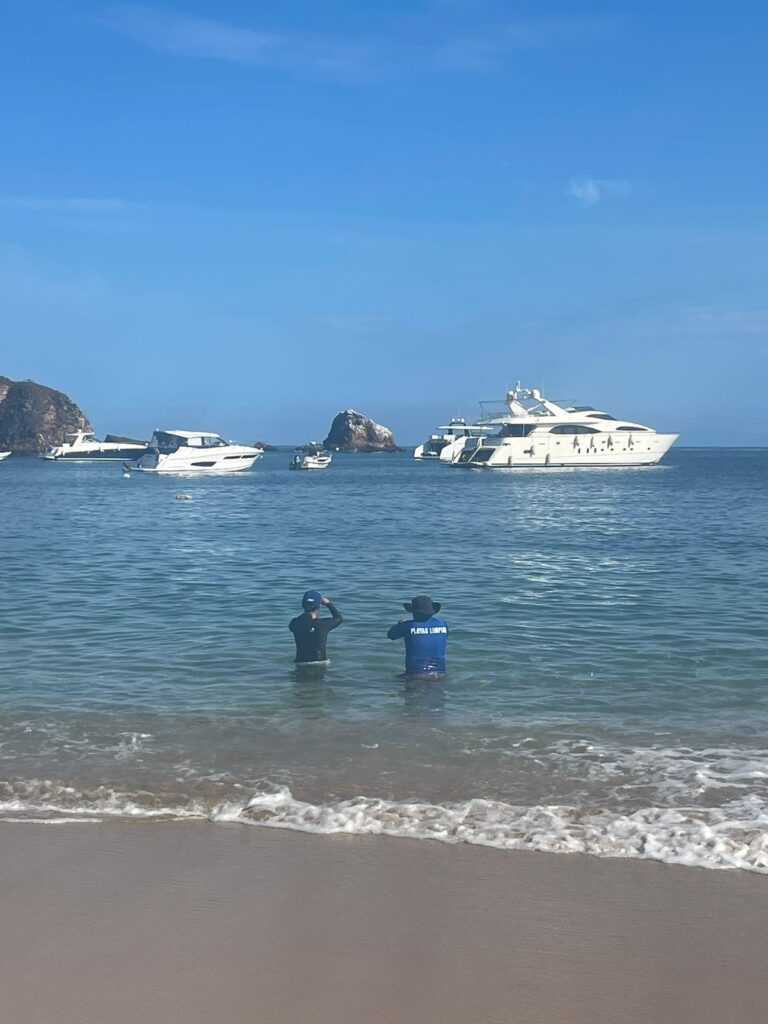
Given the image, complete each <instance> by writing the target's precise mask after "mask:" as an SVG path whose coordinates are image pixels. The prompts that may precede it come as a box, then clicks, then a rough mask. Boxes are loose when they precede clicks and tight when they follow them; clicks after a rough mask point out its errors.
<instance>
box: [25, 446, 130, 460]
mask: <svg viewBox="0 0 768 1024" xmlns="http://www.w3.org/2000/svg"><path fill="white" fill-rule="evenodd" d="M144 451H145V449H144V448H110V449H107V450H102V449H99V450H94V451H90V452H88V451H77V452H64V453H62V454H53V453H51V452H43V453H42V454H41V455H40V458H41V459H45V460H46V461H47V462H125V460H126V459H135V458H138V456H139V455H141V454H142V453H143V452H144Z"/></svg>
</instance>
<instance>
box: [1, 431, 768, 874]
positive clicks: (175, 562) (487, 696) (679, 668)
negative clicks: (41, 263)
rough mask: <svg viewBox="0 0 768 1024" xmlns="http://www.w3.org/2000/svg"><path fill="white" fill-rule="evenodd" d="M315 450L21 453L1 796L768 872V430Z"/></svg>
mask: <svg viewBox="0 0 768 1024" xmlns="http://www.w3.org/2000/svg"><path fill="white" fill-rule="evenodd" d="M288 458H289V455H288V453H286V452H280V453H275V454H269V455H267V456H265V458H264V459H263V460H262V461H261V462H259V463H257V465H256V467H255V468H254V470H253V471H252V472H250V473H244V474H236V475H233V476H231V477H219V478H215V479H212V478H207V479H206V478H185V479H181V480H180V479H178V478H175V479H174V478H161V477H158V478H153V477H137V476H134V477H131V478H125V477H124V476H123V474H122V470H121V469H120V468H119V467H116V466H105V465H101V466H76V465H60V464H50V463H45V462H42V461H40V460H35V459H23V458H11V459H9V460H8V461H7V462H5V463H3V464H1V465H0V531H1V535H2V536H1V540H0V543H1V546H2V560H1V562H0V565H1V566H2V576H1V579H0V584H1V586H0V815H2V816H3V817H6V818H15V819H18V818H30V817H32V818H37V819H42V820H60V819H62V818H67V819H72V818H82V819H84V820H92V819H94V818H101V817H105V816H147V815H152V816H164V817H189V816H201V817H208V818H214V819H224V820H239V821H243V822H245V823H253V822H255V823H258V824H267V825H283V826H287V827H297V828H306V829H311V830H316V831H335V830H344V831H350V832H354V831H361V832H363V831H366V832H386V833H392V834H403V835H413V836H422V837H433V838H441V839H445V840H448V841H454V840H466V841H470V842H480V843H488V844H491V845H496V846H503V847H511V848H515V847H524V848H534V849H546V850H586V851H588V852H592V853H596V854H600V855H606V856H617V855H618V856H641V857H652V858H657V859H662V860H669V861H680V862H684V863H697V864H702V865H707V866H714V867H728V866H742V867H748V868H752V869H754V870H768V831H767V830H768V686H767V684H768V614H767V613H766V602H765V594H766V590H767V589H768V531H767V530H766V523H767V522H768V451H766V450H746V449H745V450H723V449H720V450H715V449H713V450H694V449H689V450H683V449H680V450H677V451H675V450H673V451H672V452H671V453H670V455H669V456H668V457H667V459H666V460H665V462H664V463H663V464H662V465H661V466H659V467H652V468H646V469H606V470H545V471H528V472H525V471H511V472H507V471H479V472H478V471H467V470H454V469H450V468H448V467H446V466H443V465H441V464H435V463H418V462H415V461H414V460H413V459H412V458H410V457H409V456H407V455H404V454H403V455H395V456H392V455H370V456H364V455H358V456H343V455H342V456H337V457H336V458H335V460H334V463H333V465H332V466H331V467H330V469H329V470H327V471H326V472H324V473H319V474H312V473H290V472H288V469H287V464H288ZM179 492H184V493H186V494H189V495H191V498H192V500H190V501H179V500H177V498H176V495H177V494H178V493H179ZM309 587H317V588H318V589H321V590H322V591H323V592H324V593H327V594H329V595H330V596H331V597H332V598H333V599H334V601H335V602H337V603H338V605H339V607H340V608H341V610H342V611H343V613H344V615H345V623H344V625H343V626H342V627H341V628H340V629H338V630H337V631H336V632H334V633H333V634H331V638H330V645H329V651H330V656H331V658H332V662H331V665H330V667H329V669H328V671H327V673H326V675H325V677H324V678H321V679H314V680H306V679H301V678H297V676H296V674H295V671H294V668H293V665H292V656H293V651H292V640H291V636H290V634H289V633H288V631H287V622H288V620H289V619H290V618H291V617H292V616H293V615H294V614H296V613H297V611H298V601H299V598H300V595H301V593H302V592H303V591H304V590H305V589H307V588H309ZM421 592H427V593H429V594H431V595H432V596H433V597H434V598H435V599H437V600H440V601H442V602H443V614H444V615H445V617H446V619H447V620H448V622H449V626H450V629H451V638H450V645H449V679H448V682H447V684H446V685H445V687H444V688H443V689H439V690H434V689H433V690H429V691H426V692H422V693H415V694H405V693H404V692H403V690H402V683H401V682H400V681H399V680H398V679H397V678H396V675H397V673H398V672H399V671H401V670H402V651H401V645H400V644H396V643H392V642H389V641H387V640H386V637H385V634H386V629H387V627H388V626H389V625H390V624H391V623H392V622H394V621H395V620H396V619H397V618H399V617H400V616H401V615H402V614H404V613H403V611H402V601H403V600H406V599H408V598H409V597H411V596H412V595H413V594H415V593H421Z"/></svg>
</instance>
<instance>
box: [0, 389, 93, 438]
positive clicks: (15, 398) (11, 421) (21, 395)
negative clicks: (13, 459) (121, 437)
mask: <svg viewBox="0 0 768 1024" xmlns="http://www.w3.org/2000/svg"><path fill="white" fill-rule="evenodd" d="M91 429H92V428H91V425H90V423H89V422H88V418H87V416H86V415H85V413H84V412H83V411H82V409H80V408H79V407H78V406H77V405H75V403H74V402H73V401H72V399H71V398H68V397H67V395H65V394H64V393H63V392H62V391H56V390H54V388H48V387H46V386H45V385H44V384H36V383H35V382H34V381H32V380H19V381H14V380H9V379H8V377H0V450H2V451H8V450H10V451H12V452H16V453H17V454H19V455H33V454H35V452H39V451H40V450H41V449H43V448H45V447H46V445H49V444H61V442H62V441H63V440H64V435H65V434H66V433H71V432H73V431H75V430H91Z"/></svg>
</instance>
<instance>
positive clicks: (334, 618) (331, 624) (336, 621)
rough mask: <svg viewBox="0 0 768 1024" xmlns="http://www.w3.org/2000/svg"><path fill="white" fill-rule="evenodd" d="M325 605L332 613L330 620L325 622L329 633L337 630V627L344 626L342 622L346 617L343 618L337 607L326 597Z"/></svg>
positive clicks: (324, 599)
mask: <svg viewBox="0 0 768 1024" xmlns="http://www.w3.org/2000/svg"><path fill="white" fill-rule="evenodd" d="M323 604H324V605H325V607H326V608H327V609H328V611H329V612H330V613H331V617H330V619H326V620H325V623H326V627H327V629H328V630H329V631H330V630H332V629H336V627H337V626H340V625H341V624H342V622H343V621H344V617H343V616H342V614H341V612H340V611H339V609H338V608H337V607H336V605H335V604H332V603H331V601H330V599H329V598H327V597H324V598H323Z"/></svg>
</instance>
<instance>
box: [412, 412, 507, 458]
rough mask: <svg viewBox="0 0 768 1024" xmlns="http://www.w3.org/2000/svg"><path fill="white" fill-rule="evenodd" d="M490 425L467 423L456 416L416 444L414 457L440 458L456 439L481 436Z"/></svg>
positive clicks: (488, 429)
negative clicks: (421, 442) (425, 439)
mask: <svg viewBox="0 0 768 1024" xmlns="http://www.w3.org/2000/svg"><path fill="white" fill-rule="evenodd" d="M492 429H493V428H492V427H488V426H487V425H485V424H480V423H467V421H466V420H465V419H462V418H461V417H456V418H454V419H452V420H451V422H450V423H446V424H445V425H444V426H442V427H438V428H437V433H435V434H430V435H429V439H428V440H427V441H425V442H424V443H423V444H420V445H418V446H417V447H416V448H415V449H414V452H413V457H414V459H442V458H443V452H444V451H445V449H446V448H448V447H450V446H452V445H453V443H454V442H455V441H457V440H466V439H467V438H468V437H483V436H484V435H485V434H487V433H488V432H489V431H490V430H492Z"/></svg>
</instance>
